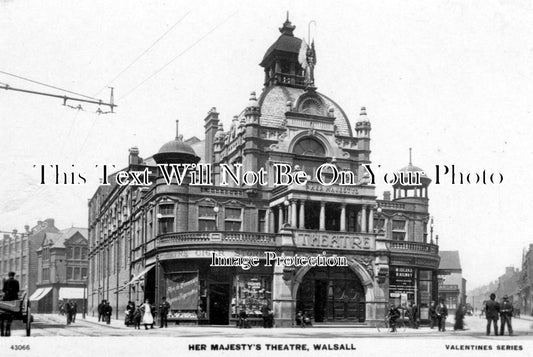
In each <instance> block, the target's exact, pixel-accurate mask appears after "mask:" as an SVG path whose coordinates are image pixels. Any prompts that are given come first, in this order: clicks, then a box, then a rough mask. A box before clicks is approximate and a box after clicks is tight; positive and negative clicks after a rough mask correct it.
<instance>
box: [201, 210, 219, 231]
mask: <svg viewBox="0 0 533 357" xmlns="http://www.w3.org/2000/svg"><path fill="white" fill-rule="evenodd" d="M216 221H217V213H215V210H214V207H213V206H199V207H198V230H200V231H216V230H217V227H216Z"/></svg>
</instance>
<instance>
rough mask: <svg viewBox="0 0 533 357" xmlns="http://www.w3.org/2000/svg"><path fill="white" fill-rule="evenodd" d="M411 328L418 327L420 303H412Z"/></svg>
mask: <svg viewBox="0 0 533 357" xmlns="http://www.w3.org/2000/svg"><path fill="white" fill-rule="evenodd" d="M410 323H411V328H414V329H418V305H417V304H416V303H411V316H410Z"/></svg>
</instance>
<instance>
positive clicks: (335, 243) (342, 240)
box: [294, 232, 376, 250]
mask: <svg viewBox="0 0 533 357" xmlns="http://www.w3.org/2000/svg"><path fill="white" fill-rule="evenodd" d="M294 241H295V243H296V245H297V246H299V247H308V248H321V249H322V248H330V249H351V250H374V249H376V240H375V238H374V237H371V236H361V235H357V234H348V233H340V234H332V233H303V232H302V233H296V234H295V237H294Z"/></svg>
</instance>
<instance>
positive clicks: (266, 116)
mask: <svg viewBox="0 0 533 357" xmlns="http://www.w3.org/2000/svg"><path fill="white" fill-rule="evenodd" d="M294 29H295V27H294V26H293V25H292V24H291V23H290V21H289V20H287V21H286V22H285V23H284V24H283V25H282V27H281V28H280V32H281V35H280V36H279V38H278V39H277V40H276V41H275V42H274V44H272V45H271V46H270V47H269V48H268V50H267V51H266V53H265V55H264V56H263V58H262V60H261V62H260V66H261V67H262V68H263V70H264V74H265V79H264V83H263V85H264V87H263V90H262V92H261V94H260V95H258V96H256V94H255V93H252V94H251V95H250V97H249V99H248V103H247V104H244V105H243V111H242V112H241V113H238V114H237V115H235V116H234V117H233V119H232V121H231V125H230V126H229V127H228V128H227V129H226V130H225V129H224V127H223V125H222V122H221V119H220V118H219V113H218V112H217V111H216V109H215V108H212V109H211V110H209V112H208V114H207V116H206V117H205V118H204V124H205V138H204V140H201V141H200V140H198V139H196V138H193V139H192V140H187V141H184V140H183V139H182V138H181V136H180V135H178V133H176V138H175V140H172V141H169V142H167V143H165V144H163V145H162V146H161V149H160V150H159V151H158V152H157V153H154V154H153V155H152V156H150V157H148V158H145V159H142V158H141V157H140V156H139V150H138V149H137V148H132V149H130V153H129V159H128V165H127V166H126V167H125V168H124V170H123V172H124V171H128V172H129V173H130V174H129V175H126V176H124V175H123V174H121V173H119V172H117V173H115V174H113V175H111V176H110V177H109V183H110V184H109V185H103V186H100V187H99V188H98V190H97V191H96V193H95V194H94V195H93V197H92V199H91V200H90V202H89V246H90V252H89V270H90V273H89V282H88V283H89V312H90V313H91V311H92V313H94V314H96V313H97V312H96V309H97V305H98V303H99V302H100V301H101V300H103V299H106V300H108V301H110V303H111V304H112V306H113V309H114V312H115V313H116V317H120V316H121V314H123V311H124V310H125V306H126V304H127V302H128V300H133V301H137V302H142V301H143V300H144V299H149V300H150V302H152V303H155V305H156V306H158V305H159V302H160V300H161V298H162V297H163V296H165V297H166V298H167V300H168V301H169V302H170V303H171V314H170V320H174V321H176V322H177V323H180V324H184V323H187V324H213V325H228V324H234V323H235V320H236V318H237V314H238V313H239V311H240V310H241V309H245V310H246V312H247V313H248V315H249V316H251V317H252V320H254V319H253V318H254V317H257V318H258V320H259V318H260V316H261V308H262V307H263V306H264V305H267V306H269V307H270V308H271V309H272V311H273V312H274V318H275V324H276V326H292V325H293V324H294V318H295V315H296V313H297V312H298V311H303V312H304V313H306V314H309V315H311V316H312V318H313V320H314V322H315V323H318V324H320V323H352V324H356V323H369V322H371V321H372V320H376V319H382V318H383V317H384V315H385V311H386V309H387V306H388V303H389V302H394V303H396V304H408V303H410V302H413V303H415V302H416V303H417V304H419V305H420V306H421V307H422V308H423V309H425V310H422V311H423V312H424V311H425V314H426V315H425V317H426V318H427V306H428V304H429V302H430V301H431V300H432V299H434V298H435V297H436V296H437V281H436V278H437V277H436V275H437V274H436V272H437V269H438V265H439V256H438V247H437V245H435V244H433V242H431V239H430V238H431V237H429V236H428V233H427V231H428V228H427V227H428V222H429V213H428V186H429V184H430V180H429V178H427V177H426V176H425V175H423V174H421V173H420V172H421V171H422V170H421V169H419V168H417V167H415V166H413V165H412V164H411V163H410V164H409V165H408V166H407V167H405V168H403V169H401V170H400V171H402V172H406V173H411V174H414V173H417V172H418V174H419V175H420V177H421V182H420V184H418V185H402V184H397V185H395V186H394V187H393V192H394V196H393V197H390V194H387V193H386V195H385V197H384V199H382V200H378V199H377V196H376V193H375V189H374V186H373V185H372V184H371V183H372V182H371V181H370V177H369V175H368V173H367V171H366V170H365V169H364V167H363V166H362V165H364V164H370V163H371V161H370V152H371V151H370V132H371V124H370V121H369V119H368V118H367V113H366V110H365V108H362V109H361V112H360V114H359V115H357V116H356V118H355V119H352V120H350V119H349V118H348V116H347V115H346V113H345V112H344V111H343V110H342V108H341V107H340V106H339V105H338V104H337V103H336V102H335V101H333V100H332V99H330V98H329V97H328V96H326V95H324V94H322V93H320V92H319V91H318V89H317V87H316V86H315V80H314V65H315V62H316V61H315V60H314V58H316V57H315V48H314V44H312V45H311V46H309V47H308V48H304V50H303V51H302V53H304V54H305V55H304V56H303V57H305V58H303V59H302V56H300V61H302V62H300V61H299V53H300V49H301V48H302V40H301V39H299V38H297V37H296V36H294ZM221 90H224V89H223V88H221ZM243 102H244V103H246V100H244V101H243ZM162 120H164V118H162ZM186 120H187V121H189V120H195V119H194V118H186ZM169 136H170V135H169ZM377 145H379V143H377ZM192 163H201V164H210V166H207V165H206V166H203V170H200V169H192V168H191V169H189V171H187V172H185V173H186V175H184V178H183V181H181V182H178V180H177V179H179V178H177V177H176V176H174V177H173V178H172V180H171V182H170V183H169V182H167V181H168V180H169V177H168V174H169V172H170V170H171V167H170V166H164V165H165V164H192ZM281 164H287V165H288V166H283V167H285V168H287V167H290V169H291V173H294V172H297V171H303V172H305V173H307V174H308V175H309V178H310V179H309V180H308V181H307V182H305V183H297V182H292V183H291V182H283V184H281V185H275V184H274V182H275V180H276V167H278V168H279V167H280V166H279V165H281ZM323 164H327V165H326V168H325V170H324V172H323V173H322V175H320V177H321V178H322V179H323V180H324V181H325V182H322V183H320V182H318V181H317V177H316V175H315V173H316V170H317V169H318V168H319V167H321V166H322V165H323ZM399 166H401V165H399ZM175 167H179V168H182V169H183V168H184V166H183V165H182V166H175ZM322 167H324V166H322ZM145 169H148V170H149V171H150V173H149V177H148V178H149V183H148V182H146V184H143V183H142V182H140V181H141V180H138V179H137V180H135V181H131V183H132V185H120V184H117V180H119V181H120V180H123V179H125V177H129V178H132V177H134V176H136V175H137V176H138V177H140V176H139V175H140V174H136V173H142V172H146V171H144V170H145ZM261 169H263V170H264V171H265V175H264V177H263V179H264V181H265V182H264V183H265V184H264V185H261V184H260V183H255V182H253V180H252V177H253V174H249V175H248V176H249V177H248V180H247V181H246V182H244V181H243V180H240V179H239V178H241V176H242V174H243V173H244V172H255V173H257V172H260V171H261ZM238 170H241V172H240V174H241V175H239V172H238ZM229 171H231V173H233V174H234V175H235V176H236V177H233V176H232V174H230V173H229ZM341 173H342V174H341ZM341 175H342V176H343V177H345V178H347V179H348V180H349V183H350V184H349V185H344V186H343V185H340V184H339V183H338V182H334V183H332V181H333V180H334V179H335V178H336V177H337V176H341ZM199 178H204V179H206V178H209V179H210V180H211V181H208V180H207V179H206V180H204V181H203V182H197V181H198V180H197V179H199ZM330 183H331V184H330ZM213 254H215V255H216V256H217V257H218V258H219V261H225V262H227V261H229V260H231V259H228V258H243V259H240V260H239V259H235V261H237V262H238V264H240V265H239V266H216V265H217V264H213ZM266 254H271V255H274V254H275V255H277V257H283V258H287V257H292V258H295V257H297V258H300V259H301V258H302V257H304V258H305V259H308V262H307V263H309V262H314V263H312V264H300V265H299V266H298V265H284V264H275V263H273V264H268V260H266ZM252 257H257V259H258V262H259V264H255V265H256V266H246V264H245V261H246V260H249V259H251V258H252ZM244 258H246V259H244ZM311 258H312V259H311ZM292 260H293V261H294V260H298V259H292ZM317 261H318V262H322V263H323V264H322V263H321V264H315V263H316V262H317ZM285 262H287V260H285ZM280 263H281V261H280ZM335 263H336V264H335ZM218 265H220V264H218ZM241 265H242V266H241ZM243 266H244V268H243ZM245 268H246V269H245ZM422 317H424V316H422Z"/></svg>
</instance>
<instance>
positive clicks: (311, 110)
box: [300, 98, 324, 115]
mask: <svg viewBox="0 0 533 357" xmlns="http://www.w3.org/2000/svg"><path fill="white" fill-rule="evenodd" d="M300 112H301V113H304V114H312V115H324V111H323V110H322V104H321V103H320V102H319V101H318V100H316V99H315V98H307V99H305V100H304V101H303V102H302V104H301V105H300Z"/></svg>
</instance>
